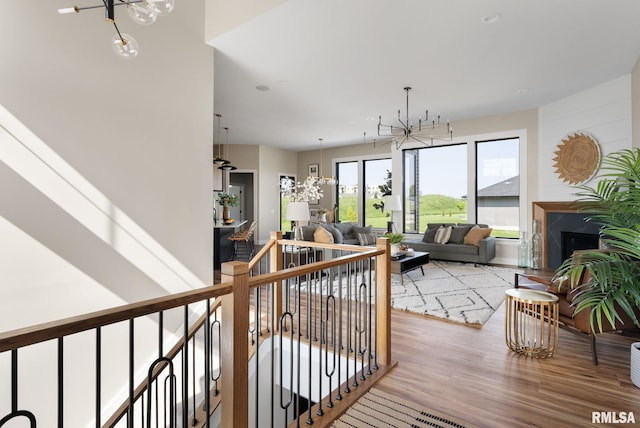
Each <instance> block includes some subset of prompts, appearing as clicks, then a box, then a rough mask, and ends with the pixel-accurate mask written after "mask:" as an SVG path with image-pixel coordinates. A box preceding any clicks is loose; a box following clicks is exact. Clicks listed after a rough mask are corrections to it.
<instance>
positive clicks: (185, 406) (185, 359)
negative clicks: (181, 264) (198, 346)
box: [182, 305, 189, 427]
mask: <svg viewBox="0 0 640 428" xmlns="http://www.w3.org/2000/svg"><path fill="white" fill-rule="evenodd" d="M183 341H184V343H183V344H182V426H183V427H186V426H187V424H188V423H189V305H184V333H183Z"/></svg>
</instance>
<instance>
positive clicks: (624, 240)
mask: <svg viewBox="0 0 640 428" xmlns="http://www.w3.org/2000/svg"><path fill="white" fill-rule="evenodd" d="M576 188H577V189H578V190H579V191H578V193H577V196H578V197H579V198H578V200H577V202H576V204H577V207H578V209H579V211H580V212H585V213H588V216H589V219H590V220H591V221H595V222H597V223H599V224H601V225H602V226H601V228H600V239H601V242H602V243H603V244H604V246H605V247H606V249H605V251H600V250H586V251H581V252H580V258H579V260H573V259H571V258H570V259H567V260H565V261H564V262H563V263H562V265H561V266H560V267H559V268H558V269H557V270H556V274H555V276H556V278H558V279H561V278H566V279H568V281H569V285H571V287H572V288H577V289H576V290H575V292H576V293H577V295H576V297H575V299H574V304H575V305H576V312H579V311H582V310H590V311H591V312H590V323H591V330H592V332H593V333H596V332H602V331H603V325H604V324H603V323H605V322H608V323H610V324H611V326H612V327H613V326H614V325H615V323H616V321H618V322H621V321H622V316H623V315H624V314H626V315H628V316H629V318H631V320H632V321H633V323H634V325H635V326H640V323H639V320H638V317H637V313H638V308H640V245H639V243H640V209H638V207H640V149H634V150H629V149H625V150H620V151H618V152H614V153H611V154H609V155H607V156H605V157H604V158H603V159H602V164H601V169H600V172H599V174H598V176H597V183H596V185H595V187H590V186H586V185H582V186H576ZM586 272H588V273H589V274H590V276H591V278H590V279H589V280H588V281H586V282H583V283H580V279H581V278H582V277H583V274H584V273H586ZM578 284H579V285H578Z"/></svg>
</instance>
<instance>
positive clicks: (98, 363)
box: [95, 327, 102, 428]
mask: <svg viewBox="0 0 640 428" xmlns="http://www.w3.org/2000/svg"><path fill="white" fill-rule="evenodd" d="M101 395H102V329H101V328H100V327H97V328H96V410H95V412H96V428H100V426H101V423H100V421H101V419H102V417H101V416H102V415H101V407H102V406H101V404H100V403H101V401H102V396H101Z"/></svg>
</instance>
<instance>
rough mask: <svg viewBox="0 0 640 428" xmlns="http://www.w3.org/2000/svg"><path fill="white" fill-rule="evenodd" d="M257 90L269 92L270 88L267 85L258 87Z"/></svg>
mask: <svg viewBox="0 0 640 428" xmlns="http://www.w3.org/2000/svg"><path fill="white" fill-rule="evenodd" d="M256 89H257V90H259V91H268V90H269V89H270V88H269V87H268V86H267V85H258V86H256Z"/></svg>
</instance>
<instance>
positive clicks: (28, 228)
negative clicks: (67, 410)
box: [0, 0, 213, 319]
mask: <svg viewBox="0 0 640 428" xmlns="http://www.w3.org/2000/svg"><path fill="white" fill-rule="evenodd" d="M64 6H68V4H67V2H65V1H63V0H55V1H51V2H47V4H46V5H43V4H40V3H38V2H2V4H0V28H1V30H0V31H2V37H0V55H1V56H2V58H4V60H3V65H2V67H0V104H1V105H2V106H4V107H5V108H6V109H7V110H8V114H9V115H10V116H13V117H14V118H16V119H17V120H19V121H20V122H22V123H23V124H24V125H25V126H26V128H28V129H30V130H31V131H32V132H33V134H34V137H36V138H35V139H39V140H40V141H39V142H40V143H41V144H40V145H39V146H38V147H39V149H38V150H39V151H38V152H33V150H32V153H31V157H32V159H31V160H34V161H37V160H41V161H42V162H41V163H40V164H38V165H37V166H36V167H34V168H33V169H32V170H29V171H18V168H17V167H16V164H13V163H12V161H11V160H10V159H8V157H7V156H8V155H7V153H4V154H2V153H0V161H2V162H0V173H1V176H2V180H3V184H6V185H5V186H3V188H2V192H3V195H2V196H3V198H2V201H1V202H0V216H2V217H3V218H4V219H5V220H6V221H7V222H8V223H11V224H13V225H14V226H15V227H17V228H18V229H20V230H22V231H23V232H24V233H25V235H28V236H31V237H32V238H33V239H35V241H37V242H39V243H40V244H42V245H44V246H45V247H47V248H49V249H51V250H52V251H53V252H54V253H55V254H57V256H59V257H60V259H61V260H64V261H65V264H66V265H65V269H67V268H69V267H73V268H75V269H77V270H78V271H79V272H81V273H82V275H84V276H85V277H87V278H91V279H92V281H95V282H97V283H99V284H101V285H102V286H105V287H106V288H108V289H109V290H110V291H112V292H115V293H116V294H117V295H118V296H119V297H120V298H123V299H125V300H126V301H135V300H140V299H144V298H148V297H151V296H156V295H161V294H166V293H167V292H172V291H176V290H177V289H183V290H184V289H189V288H194V287H200V286H202V285H205V284H209V283H211V282H212V276H213V274H212V245H211V242H212V236H211V205H212V198H211V165H210V163H211V133H212V120H213V49H212V48H211V47H209V46H207V45H206V44H205V43H204V22H203V14H204V0H200V1H189V2H179V3H178V4H177V6H176V9H175V10H174V12H173V13H171V14H170V15H168V16H166V17H162V18H161V19H160V20H158V22H157V23H156V24H154V25H153V26H149V27H144V26H139V25H136V24H135V23H133V22H132V21H131V20H130V19H129V17H128V16H127V13H126V10H125V9H124V8H117V9H116V20H117V21H118V23H119V27H120V29H121V31H124V32H128V33H131V34H132V35H134V36H135V37H136V39H137V40H138V43H139V45H140V51H141V53H140V55H139V56H138V58H136V59H134V60H130V61H127V60H123V59H121V58H119V57H117V56H116V55H115V54H113V52H112V51H111V48H110V46H109V44H110V38H111V36H112V34H113V33H114V29H113V26H110V25H108V24H105V22H104V16H103V12H102V11H101V10H99V9H98V10H90V11H84V12H81V13H80V14H71V15H59V14H58V13H57V8H58V7H64ZM4 125H6V123H5V124H4ZM12 132H13V131H12ZM3 141H5V140H3ZM23 143H24V141H20V142H18V143H16V144H15V147H20V146H22V148H26V147H25V146H24V144H23ZM29 150H31V147H30V148H29ZM29 150H25V152H28V151H29ZM49 152H50V153H51V155H52V157H55V158H56V161H55V162H56V163H55V164H53V163H52V162H50V161H49V160H46V159H45V160H43V159H42V153H49ZM34 165H36V164H35V163H34ZM43 173H46V174H51V176H52V177H56V176H57V177H59V178H61V180H60V181H61V182H66V183H67V190H69V191H75V193H76V196H78V197H80V198H84V200H85V201H87V202H88V205H91V204H93V215H95V218H93V219H83V218H81V217H80V216H79V215H78V214H77V213H74V212H72V211H73V208H74V207H77V204H76V203H75V202H70V200H69V199H68V198H65V197H59V198H57V199H56V197H55V195H52V194H51V192H50V190H49V189H46V190H43V188H42V187H41V186H40V185H38V184H36V183H35V178H37V177H39V176H41V175H42V174H43ZM76 178H77V180H76ZM95 195H97V197H95V198H94V196H95ZM58 196H60V195H58ZM65 204H66V206H65ZM97 219H99V221H100V222H102V223H103V226H101V227H102V228H105V229H110V230H111V231H114V234H113V235H112V236H111V237H110V238H108V237H107V238H105V237H104V236H101V233H100V232H99V231H96V230H94V229H93V228H92V227H91V225H90V223H91V221H93V222H94V223H95V222H97V221H98V220H97ZM14 236H19V234H16V235H14ZM125 242H127V243H130V244H131V245H129V248H126V249H124V248H122V247H123V246H124V244H123V243H125ZM0 245H1V246H4V247H5V248H4V249H5V250H6V249H7V248H9V249H10V248H12V247H13V246H14V243H12V242H8V241H7V240H2V242H0ZM127 245H128V244H127ZM16 247H17V248H23V246H21V245H17V246H16ZM21 256H22V257H23V259H24V260H27V261H28V262H29V263H31V264H32V265H33V266H38V265H39V260H37V259H35V258H34V256H33V254H29V253H24V254H22V255H21ZM49 262H51V260H49V261H48V263H49ZM55 271H56V269H52V270H50V272H55ZM82 275H79V276H82ZM0 277H2V278H3V279H5V280H6V282H5V284H7V282H8V283H9V286H7V285H5V286H4V288H3V289H5V290H6V288H7V287H9V288H11V287H13V288H20V287H21V286H22V284H21V283H20V280H19V278H17V277H8V274H7V272H4V271H3V270H2V266H1V265H0ZM43 277H44V275H43ZM63 278H64V277H61V278H60V280H63ZM41 281H42V282H41V284H39V285H41V286H44V285H45V284H46V285H47V286H49V287H54V285H52V284H54V283H56V282H58V283H59V281H57V279H56V278H55V277H54V278H51V277H48V278H46V279H45V278H42V277H41ZM117 284H119V286H120V289H118V285H117ZM31 286H38V284H31ZM87 286H92V285H87ZM53 294H55V293H53ZM25 297H28V296H25ZM48 303H49V306H50V305H57V304H61V305H62V303H63V299H61V301H60V302H57V301H53V302H51V301H50V302H48ZM104 303H105V304H108V303H107V302H104ZM62 306H63V307H64V309H65V310H66V313H67V314H68V315H72V314H74V313H76V312H77V311H81V310H82V309H83V308H77V307H73V306H72V305H66V304H64V305H62ZM39 309H43V310H46V309H47V308H46V307H44V308H39V307H36V308H33V310H39ZM25 318H26V317H25ZM26 319H28V318H26Z"/></svg>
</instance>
